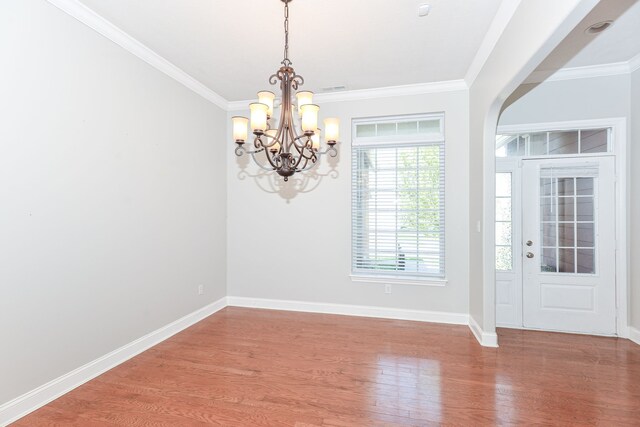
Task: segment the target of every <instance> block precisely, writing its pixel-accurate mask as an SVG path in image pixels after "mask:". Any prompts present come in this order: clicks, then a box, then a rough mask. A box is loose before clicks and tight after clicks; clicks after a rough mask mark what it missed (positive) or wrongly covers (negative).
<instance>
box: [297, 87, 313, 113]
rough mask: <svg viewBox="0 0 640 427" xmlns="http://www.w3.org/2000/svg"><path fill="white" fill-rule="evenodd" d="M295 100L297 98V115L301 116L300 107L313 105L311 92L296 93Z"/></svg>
mask: <svg viewBox="0 0 640 427" xmlns="http://www.w3.org/2000/svg"><path fill="white" fill-rule="evenodd" d="M296 98H298V114H299V115H300V116H302V107H304V106H305V105H307V104H313V92H307V91H302V92H298V93H297V94H296Z"/></svg>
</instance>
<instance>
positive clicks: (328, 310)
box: [227, 297, 469, 325]
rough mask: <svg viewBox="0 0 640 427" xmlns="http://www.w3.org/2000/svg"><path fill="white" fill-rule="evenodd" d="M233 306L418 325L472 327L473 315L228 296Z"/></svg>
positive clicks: (230, 304) (229, 302) (228, 300)
mask: <svg viewBox="0 0 640 427" xmlns="http://www.w3.org/2000/svg"><path fill="white" fill-rule="evenodd" d="M227 304H228V305H229V306H232V307H247V308H263V309H267V310H284V311H300V312H304V313H323V314H340V315H345V316H356V317H377V318H381V319H395V320H413V321H418V322H433V323H447V324H452V325H468V324H469V315H467V314H465V313H449V312H444V311H425V310H406V309H402V308H387V307H373V306H364V305H346V304H331V303H319V302H307V301H291V300H275V299H264V298H247V297H227Z"/></svg>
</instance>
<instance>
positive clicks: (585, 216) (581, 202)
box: [577, 196, 594, 221]
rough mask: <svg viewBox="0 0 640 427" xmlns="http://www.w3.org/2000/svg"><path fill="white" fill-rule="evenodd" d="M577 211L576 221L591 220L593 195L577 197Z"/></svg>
mask: <svg viewBox="0 0 640 427" xmlns="http://www.w3.org/2000/svg"><path fill="white" fill-rule="evenodd" d="M577 205H578V211H577V219H578V221H593V214H594V209H593V196H586V197H578V199H577Z"/></svg>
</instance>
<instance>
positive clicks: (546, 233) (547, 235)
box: [542, 223, 557, 247]
mask: <svg viewBox="0 0 640 427" xmlns="http://www.w3.org/2000/svg"><path fill="white" fill-rule="evenodd" d="M556 245H557V243H556V224H555V223H546V224H542V246H550V247H555V246H556Z"/></svg>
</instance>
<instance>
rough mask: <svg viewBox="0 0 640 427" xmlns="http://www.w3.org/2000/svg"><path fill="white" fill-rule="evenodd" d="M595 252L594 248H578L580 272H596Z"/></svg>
mask: <svg viewBox="0 0 640 427" xmlns="http://www.w3.org/2000/svg"><path fill="white" fill-rule="evenodd" d="M594 253H595V250H593V249H578V259H577V261H578V262H577V265H578V273H581V274H594V273H595V272H596V268H595V256H594Z"/></svg>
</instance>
